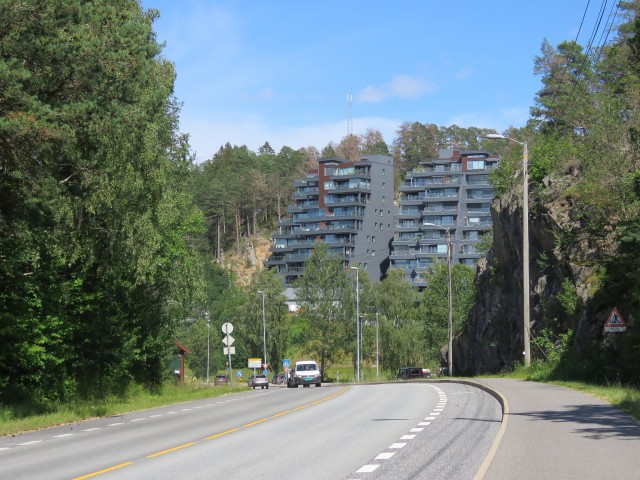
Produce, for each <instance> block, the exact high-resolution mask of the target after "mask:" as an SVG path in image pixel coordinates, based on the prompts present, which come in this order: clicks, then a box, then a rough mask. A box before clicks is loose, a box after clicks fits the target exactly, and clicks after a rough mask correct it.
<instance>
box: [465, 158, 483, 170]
mask: <svg viewBox="0 0 640 480" xmlns="http://www.w3.org/2000/svg"><path fill="white" fill-rule="evenodd" d="M467 170H484V160H469V161H467Z"/></svg>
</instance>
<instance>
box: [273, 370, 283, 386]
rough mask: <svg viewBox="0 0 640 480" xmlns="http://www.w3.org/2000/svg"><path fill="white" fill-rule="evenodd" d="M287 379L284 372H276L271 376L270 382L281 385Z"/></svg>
mask: <svg viewBox="0 0 640 480" xmlns="http://www.w3.org/2000/svg"><path fill="white" fill-rule="evenodd" d="M286 379H287V376H286V375H285V374H284V373H276V374H274V375H273V377H272V378H271V383H273V384H274V385H282V384H283V383H284V382H285V381H286Z"/></svg>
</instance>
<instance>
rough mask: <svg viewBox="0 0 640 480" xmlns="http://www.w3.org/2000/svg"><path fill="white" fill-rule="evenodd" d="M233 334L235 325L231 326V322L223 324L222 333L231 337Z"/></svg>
mask: <svg viewBox="0 0 640 480" xmlns="http://www.w3.org/2000/svg"><path fill="white" fill-rule="evenodd" d="M231 332H233V325H231V324H230V323H229V322H227V323H223V324H222V333H225V334H227V335H229V334H230V333H231Z"/></svg>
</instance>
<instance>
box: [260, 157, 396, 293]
mask: <svg viewBox="0 0 640 480" xmlns="http://www.w3.org/2000/svg"><path fill="white" fill-rule="evenodd" d="M295 187H296V189H295V191H294V193H293V195H292V199H291V200H292V205H290V206H289V207H288V214H289V215H288V216H287V218H285V219H283V220H282V221H280V222H279V224H278V231H277V232H276V233H274V234H273V244H272V246H271V249H270V251H271V255H270V257H269V258H268V259H267V260H266V261H265V266H267V267H269V268H273V269H275V270H276V272H277V273H278V275H279V276H280V277H281V278H282V280H283V283H284V284H285V286H291V285H292V284H293V282H294V281H295V280H296V279H297V278H298V277H299V276H300V275H302V274H303V271H304V261H305V259H306V258H307V257H309V256H310V255H311V252H312V251H313V249H314V246H315V245H316V242H325V243H327V244H328V245H329V247H330V252H331V253H332V254H334V255H338V256H339V257H341V258H342V261H343V263H344V266H345V268H348V267H349V266H352V265H359V268H360V269H361V270H363V271H366V272H367V273H368V274H369V278H370V280H371V281H372V282H376V281H378V280H380V278H381V277H382V275H383V274H384V271H385V270H386V266H387V264H388V262H389V248H390V245H391V240H392V239H393V234H394V231H393V230H394V228H393V227H394V215H395V213H396V209H395V207H394V203H393V200H394V175H393V159H392V158H391V157H389V156H386V155H366V156H363V157H362V158H361V159H360V160H358V161H356V162H351V161H347V160H343V159H338V158H322V159H320V160H319V162H318V168H316V169H313V170H309V171H308V172H307V174H306V176H305V177H304V178H302V179H299V180H296V181H295Z"/></svg>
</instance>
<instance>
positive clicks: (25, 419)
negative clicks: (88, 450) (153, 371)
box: [0, 376, 248, 436]
mask: <svg viewBox="0 0 640 480" xmlns="http://www.w3.org/2000/svg"><path fill="white" fill-rule="evenodd" d="M243 378H244V379H245V381H244V382H242V383H238V382H237V381H236V383H234V385H229V386H216V387H214V386H213V384H209V385H206V384H202V383H195V382H185V383H183V384H174V383H169V384H167V385H165V386H164V387H163V389H162V392H161V393H159V394H154V393H149V392H148V391H146V390H144V389H142V388H139V387H138V388H132V389H130V390H129V392H128V394H127V395H126V397H123V398H119V397H114V398H107V399H105V400H104V401H100V402H88V401H87V402H76V403H73V404H64V405H57V406H53V407H51V408H49V409H48V411H47V412H46V413H39V414H33V413H32V411H30V410H29V408H26V407H25V406H21V407H4V406H1V405H0V436H4V435H14V434H17V433H21V432H26V431H30V430H37V429H39V428H45V427H51V426H55V425H64V424H67V423H73V422H79V421H81V420H87V419H90V418H97V417H105V416H110V415H118V414H121V413H126V412H132V411H136V410H145V409H148V408H154V407H160V406H163V405H171V404H174V403H180V402H186V401H189V400H200V399H203V398H211V397H218V396H221V395H227V394H230V393H236V392H241V391H246V390H247V388H248V387H247V384H246V378H247V377H246V376H244V377H243Z"/></svg>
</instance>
